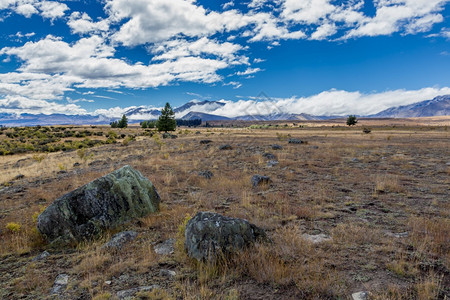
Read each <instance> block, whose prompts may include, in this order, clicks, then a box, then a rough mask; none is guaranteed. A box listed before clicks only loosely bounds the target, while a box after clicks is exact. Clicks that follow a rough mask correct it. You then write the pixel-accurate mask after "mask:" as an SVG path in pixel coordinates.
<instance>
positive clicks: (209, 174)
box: [198, 170, 214, 179]
mask: <svg viewBox="0 0 450 300" xmlns="http://www.w3.org/2000/svg"><path fill="white" fill-rule="evenodd" d="M198 176H202V177H205V178H206V179H211V178H212V177H213V176H214V174H213V173H212V172H211V171H208V170H206V171H200V172H198Z"/></svg>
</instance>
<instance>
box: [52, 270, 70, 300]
mask: <svg viewBox="0 0 450 300" xmlns="http://www.w3.org/2000/svg"><path fill="white" fill-rule="evenodd" d="M67 283H69V275H67V274H59V275H58V276H57V277H56V279H55V282H54V283H53V287H52V289H51V290H50V295H59V294H61V293H62V292H64V290H65V289H66V287H67Z"/></svg>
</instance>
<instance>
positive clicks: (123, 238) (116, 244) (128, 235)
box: [102, 231, 138, 250]
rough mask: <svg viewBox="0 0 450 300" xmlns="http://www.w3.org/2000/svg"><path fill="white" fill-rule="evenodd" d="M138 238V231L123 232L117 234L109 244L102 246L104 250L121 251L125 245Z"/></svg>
mask: <svg viewBox="0 0 450 300" xmlns="http://www.w3.org/2000/svg"><path fill="white" fill-rule="evenodd" d="M137 236H138V233H137V232H136V231H122V232H119V233H117V234H115V235H114V236H113V237H112V238H111V239H110V240H109V242H107V243H105V244H104V245H103V246H102V249H106V250H112V249H121V248H122V247H123V246H124V245H125V244H127V243H128V242H131V241H132V240H134V239H135V238H136V237H137Z"/></svg>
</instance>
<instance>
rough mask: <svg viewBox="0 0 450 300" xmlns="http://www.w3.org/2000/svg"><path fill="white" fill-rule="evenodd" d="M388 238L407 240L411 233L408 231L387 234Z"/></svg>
mask: <svg viewBox="0 0 450 300" xmlns="http://www.w3.org/2000/svg"><path fill="white" fill-rule="evenodd" d="M386 235H387V236H392V237H395V238H405V237H408V235H409V233H408V232H407V231H405V232H398V233H394V232H386Z"/></svg>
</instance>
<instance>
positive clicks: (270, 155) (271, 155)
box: [262, 152, 275, 159]
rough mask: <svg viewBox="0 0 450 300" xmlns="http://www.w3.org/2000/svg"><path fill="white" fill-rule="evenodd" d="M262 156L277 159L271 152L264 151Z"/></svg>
mask: <svg viewBox="0 0 450 300" xmlns="http://www.w3.org/2000/svg"><path fill="white" fill-rule="evenodd" d="M262 156H263V157H264V158H267V159H275V155H273V154H272V153H269V152H266V153H264V154H263V155H262Z"/></svg>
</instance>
